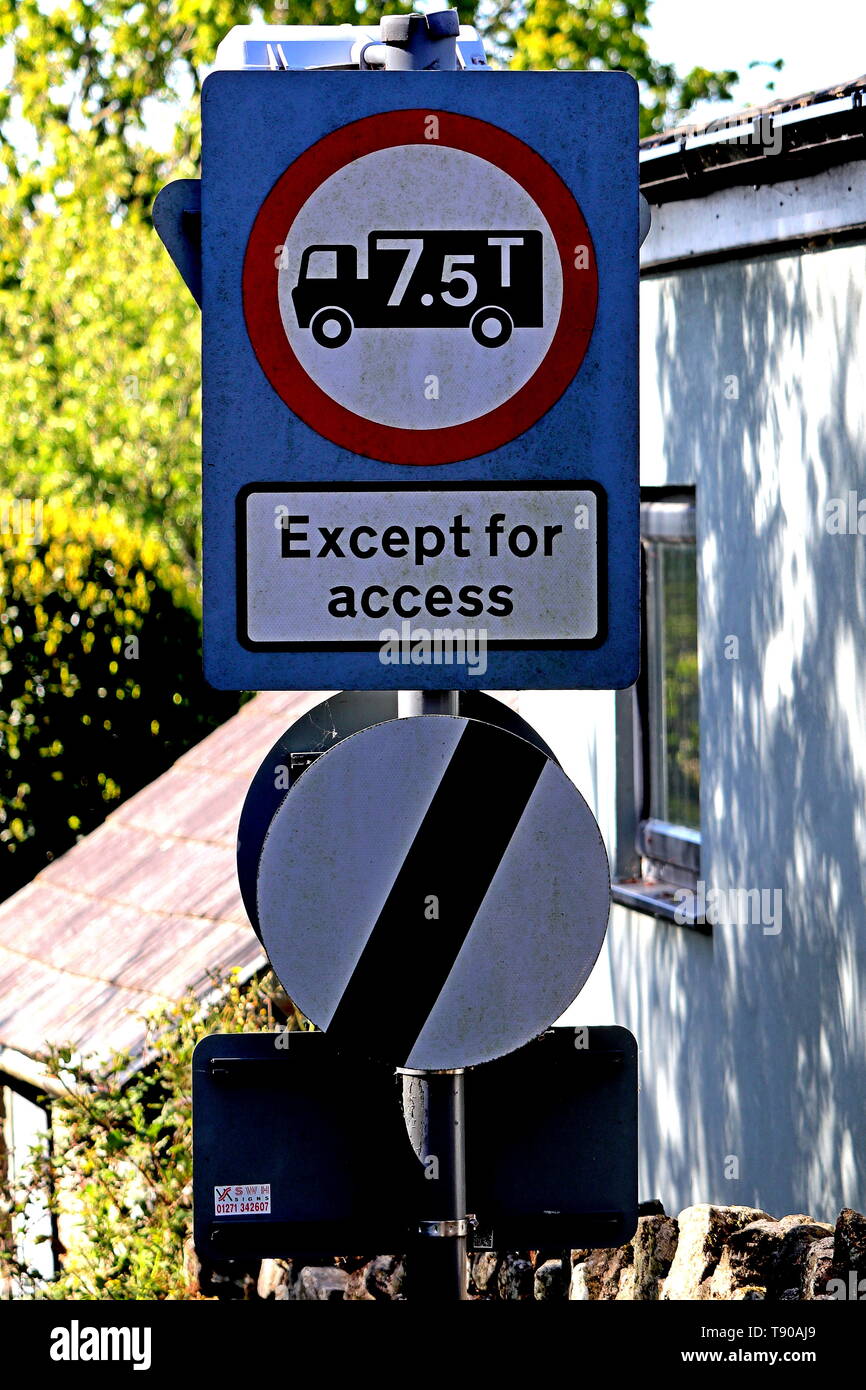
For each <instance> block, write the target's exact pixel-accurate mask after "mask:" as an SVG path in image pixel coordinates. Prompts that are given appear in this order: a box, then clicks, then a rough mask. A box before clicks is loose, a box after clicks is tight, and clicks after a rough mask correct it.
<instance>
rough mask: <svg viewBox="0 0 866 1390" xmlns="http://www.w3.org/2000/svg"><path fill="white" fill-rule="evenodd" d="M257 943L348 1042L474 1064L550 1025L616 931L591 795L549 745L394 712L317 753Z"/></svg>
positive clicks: (309, 1007)
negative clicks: (610, 927) (611, 929)
mask: <svg viewBox="0 0 866 1390" xmlns="http://www.w3.org/2000/svg"><path fill="white" fill-rule="evenodd" d="M257 899H258V914H259V925H260V929H261V935H262V940H263V942H264V945H265V949H266V950H267V953H268V956H269V958H270V961H271V965H272V966H273V968H274V970H275V971H276V974H277V976H278V977H279V979H280V981H281V983H282V984H283V986H284V987H285V989H286V990H287V992H288V993H289V995H290V996H291V998H292V999H293V1000H294V1002H295V1003H296V1004H297V1006H298V1008H300V1009H301V1010H302V1011H303V1013H305V1014H306V1015H307V1017H308V1018H310V1019H312V1021H313V1022H314V1023H315V1024H316V1025H317V1026H318V1027H320V1028H322V1029H324V1030H326V1031H327V1033H328V1034H329V1036H330V1037H331V1038H332V1040H333V1041H334V1042H335V1043H337V1045H338V1046H344V1047H347V1048H349V1047H351V1048H352V1049H354V1050H359V1051H361V1052H365V1053H367V1054H368V1055H371V1056H374V1057H377V1058H380V1059H381V1060H383V1061H386V1062H389V1063H391V1064H393V1065H395V1066H405V1067H410V1068H417V1069H422V1070H427V1069H430V1070H442V1069H447V1068H452V1067H463V1066H473V1065H476V1064H478V1063H481V1062H487V1061H492V1060H493V1059H494V1058H496V1057H501V1056H504V1055H505V1054H506V1053H509V1052H512V1051H514V1050H515V1049H516V1048H518V1047H521V1046H522V1045H523V1044H524V1043H527V1042H529V1041H530V1039H532V1038H533V1037H536V1036H537V1035H538V1034H539V1033H542V1032H543V1031H544V1030H545V1029H546V1028H548V1027H549V1026H550V1025H551V1024H552V1023H553V1022H554V1021H555V1020H556V1019H557V1018H559V1017H560V1015H561V1014H562V1013H563V1012H564V1010H565V1009H566V1008H567V1007H568V1005H569V1004H570V1003H571V1002H572V1000H573V999H574V998H575V996H576V995H577V994H578V993H579V991H580V989H581V988H582V986H583V985H584V983H585V982H586V980H587V978H588V976H589V974H590V971H591V970H592V967H593V965H594V963H595V960H596V957H597V956H598V952H599V950H600V949H601V945H602V941H603V939H604V934H605V931H606V928H607V918H608V910H609V902H610V880H609V873H608V863H607V856H606V853H605V850H604V846H603V843H602V840H601V835H600V833H599V829H598V826H597V825H596V822H595V820H594V818H593V816H592V813H591V811H590V810H589V807H588V806H587V805H586V802H585V801H584V800H583V798H582V797H581V795H580V793H579V792H578V791H577V790H576V788H575V787H574V785H573V784H572V783H571V782H570V781H569V780H568V778H567V777H566V776H565V774H564V773H563V771H562V769H561V768H560V767H559V766H558V765H557V764H556V763H555V762H553V761H552V759H550V758H549V757H547V756H546V755H545V754H544V753H543V752H542V751H541V750H540V749H539V748H537V747H536V746H534V745H533V744H530V743H527V742H525V741H524V740H523V739H521V738H518V737H516V736H515V735H513V734H510V733H506V732H505V731H503V730H502V729H499V728H495V727H493V726H492V725H489V724H485V723H482V722H480V721H477V720H471V719H464V718H453V717H448V716H420V717H416V718H414V719H398V720H391V721H388V722H386V723H383V724H378V725H375V726H373V727H372V728H369V729H366V730H364V731H362V732H361V733H358V734H355V735H353V736H351V737H349V738H347V739H345V740H343V741H342V742H341V743H339V744H337V745H336V746H335V747H333V748H332V749H331V750H330V751H329V752H327V753H324V754H322V755H321V756H320V757H319V758H317V759H316V761H315V762H314V763H313V764H312V765H311V766H310V767H309V768H308V769H307V770H306V771H305V772H304V773H303V774H302V776H301V777H300V779H299V781H298V782H297V784H296V786H295V787H294V788H293V789H292V790H291V791H290V792H289V794H288V796H287V797H286V798H285V799H284V801H283V802H282V804H281V806H280V808H279V810H278V811H277V812H276V814H275V816H274V818H273V820H272V822H271V825H270V828H269V830H268V833H267V835H266V837H265V840H264V845H263V849H262V853H261V858H260V861H259V870H258V888H257Z"/></svg>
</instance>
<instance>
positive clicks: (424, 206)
mask: <svg viewBox="0 0 866 1390" xmlns="http://www.w3.org/2000/svg"><path fill="white" fill-rule="evenodd" d="M525 231H531V232H533V233H538V232H540V233H541V246H542V267H543V268H542V277H543V278H542V292H541V304H542V314H541V318H542V326H541V327H518V326H515V328H514V331H513V332H512V333H511V336H510V338H509V339H508V341H507V342H505V343H503V344H502V345H501V346H499V347H495V348H494V347H491V346H488V345H487V344H485V343H484V342H481V343H479V342H476V340H475V338H474V337H473V335H472V333H471V331H470V329H469V326H468V319H469V317H470V316H471V312H472V310H473V309H474V308H477V301H476V300H475V299H472V300H468V299H466V295H467V294H470V293H471V285H470V284H468V283H467V282H466V281H465V280H464V279H462V278H460V270H461V268H463V269H465V270H467V271H469V272H470V274H471V273H472V270H473V266H472V263H471V262H466V260H465V259H462V258H460V259H458V257H460V236H459V234H460V233H461V232H466V233H470V234H472V233H479V232H480V233H484V232H487V233H492V234H496V233H499V234H502V233H508V234H512V233H513V234H514V235H519V234H520V233H521V232H525ZM425 232H446V233H447V232H454V233H455V242H454V247H455V256H454V261H455V264H453V265H452V266H451V273H452V276H453V278H452V279H450V280H449V279H448V278H447V276H446V275H445V274H444V267H442V272H443V273H442V280H441V285H440V284H439V283H438V282H439V278H440V276H439V273H438V272H437V276H436V279H437V293H436V294H435V295H434V294H431V293H429V292H427V293H425V294H424V295H423V296H419V300H418V302H419V303H422V304H424V305H425V307H428V308H429V307H431V305H432V304H433V302H434V300H436V301H437V307H438V302H439V301H440V300H442V299H444V302H445V303H446V304H449V303H455V302H458V301H465V304H466V314H465V316H464V324H463V326H449V327H441V326H440V327H426V326H423V324H422V325H419V326H412V327H393V326H388V327H362V326H358V325H357V324H356V326H355V327H354V329H353V331H352V333H351V335H350V337H349V338H348V340H347V341H346V342H345V343H344V344H343V345H342V346H340V347H339V348H335V347H324V346H322V345H321V344H319V343H317V342H316V341H315V339H314V338H313V335H312V333H311V332H310V331H309V329H308V328H305V327H301V325H300V323H299V321H298V314H297V312H296V310H295V305H294V302H293V299H292V291H293V289H294V288H295V287H296V286H297V285H298V283H299V279H300V275H301V266H302V259H303V255H304V252H305V251H306V250H308V249H309V248H311V247H322V248H338V247H339V248H349V256H350V259H349V260H348V261H345V262H344V264H347V265H349V266H350V267H351V257H354V256H356V257H357V275H356V277H354V276H353V277H352V278H353V282H354V283H360V282H361V281H364V282H365V283H366V282H367V281H368V279H369V276H368V268H369V266H368V262H369V255H368V250H369V245H370V240H369V239H370V237H371V234H373V233H380V234H386V235H387V237H389V238H391V239H397V238H400V237H401V234H402V236H403V237H405V238H406V239H410V240H417V239H418V238H417V236H416V237H415V238H413V237H412V233H416V234H418V233H421V234H423V233H425ZM471 244H473V243H472V242H471V241H470V242H466V243H465V245H471ZM474 244H475V246H476V247H477V245H478V242H477V238H476V241H475V243H474ZM449 245H450V243H449ZM409 254H410V253H407V257H406V264H407V265H408V260H409ZM469 254H472V253H469ZM495 254H498V255H501V256H503V257H508V256H510V255H511V253H510V252H508V251H502V250H497V251H496V252H495ZM390 264H391V265H392V266H393V264H394V256H393V253H392V255H391V260H390ZM505 264H506V262H505V260H503V261H502V262H501V266H502V269H503V274H504V275H505V274H507V272H506V271H505ZM335 266H336V262H334V261H332V265H331V268H330V269H329V266H328V263H327V257H322V258H321V260H320V263H319V264H318V265H317V266H316V268H315V272H314V273H315V274H316V275H318V276H321V277H322V278H327V275H328V274H330V275H331V276H333V273H334V267H335ZM338 273H339V274H340V276H342V277H343V279H345V278H346V277H344V276H343V271H342V270H341V271H340V272H338ZM308 275H309V271H308ZM343 279H341V281H340V283H343ZM329 284H330V286H331V287H332V288H333V286H334V284H335V281H334V279H333V278H331V279H330V281H329ZM408 285H409V287H410V291H411V286H412V282H411V279H410V280H409V281H408ZM388 291H390V297H393V296H394V295H395V294H399V293H400V291H399V289H398V286H397V284H396V283H395V284H393V285H387V286H385V287H384V291H383V290H382V287H381V286H379V285H376V286H375V292H376V293H377V294H379V295H382V296H383V302H384V301H387V299H388V298H389V294H388ZM403 292H404V293H405V292H406V290H405V289H404V291H403ZM323 293H324V286H323ZM446 295H450V296H451V299H450V300H449V299H448V298H445V296H446ZM278 296H279V307H280V316H281V319H282V324H283V329H284V331H285V334H286V337H287V339H288V341H289V344H290V346H291V348H292V351H293V352H294V354H295V356H296V357H297V359H298V361H299V362H300V364H301V366H302V367H303V368H304V370H305V371H306V372H307V373H308V375H309V376H310V377H311V378H312V379H313V381H315V382H316V384H317V385H318V386H319V387H320V388H321V390H323V391H324V392H325V393H326V394H327V395H328V396H329V397H330V398H331V399H332V400H334V401H335V402H337V403H338V404H340V405H342V406H344V407H345V408H346V409H347V410H350V411H352V412H353V413H354V414H356V415H359V416H361V417H362V418H363V419H365V420H371V421H374V422H375V423H377V424H379V425H387V426H392V427H395V428H398V429H412V430H431V429H446V428H448V427H450V426H453V425H460V424H466V423H467V422H468V421H470V420H475V419H478V418H479V417H480V416H483V415H486V414H488V413H489V412H490V411H492V410H495V409H496V408H497V407H498V406H500V405H503V404H504V403H505V402H506V401H508V400H510V399H511V398H512V397H513V396H514V395H516V393H517V392H518V391H519V390H520V389H521V388H522V387H523V386H525V385H526V383H527V382H528V381H529V380H530V378H531V377H532V376H533V375H534V373H535V372H536V371H537V369H538V367H539V366H540V365H541V363H542V361H543V360H544V358H545V356H546V355H547V352H548V349H549V348H550V345H551V343H552V341H553V338H554V334H555V332H556V328H557V325H558V323H559V315H560V310H561V307H562V270H561V266H560V260H559V254H558V251H557V247H556V242H555V240H554V237H553V233H552V232H551V229H550V226H549V225H548V222H547V220H546V218H545V217H544V215H543V214H542V212H541V209H540V208H539V207H538V205H537V204H536V203H535V201H534V200H533V198H531V197H530V195H529V194H528V193H527V192H526V190H525V189H524V188H522V187H521V185H520V184H519V183H517V181H516V180H515V179H512V178H511V176H510V175H509V174H506V173H505V172H504V171H503V170H502V169H500V168H498V167H497V166H496V165H494V164H491V163H490V162H489V161H488V160H486V159H481V158H480V157H479V156H478V155H474V154H469V153H468V152H467V151H465V150H457V149H453V148H451V147H448V146H439V145H431V146H425V145H397V146H393V147H391V148H389V149H385V150H377V151H374V152H373V153H371V154H367V155H362V156H361V158H360V159H356V160H354V161H353V162H352V163H350V164H347V165H344V166H343V168H341V169H339V170H337V172H336V173H334V174H332V175H331V177H330V178H328V179H326V180H325V182H324V183H323V184H321V185H320V187H319V188H318V189H317V190H316V191H315V193H313V194H312V196H311V197H310V198H308V199H307V201H306V203H305V204H304V206H303V207H302V208H301V210H300V212H299V213H298V215H297V216H296V218H295V220H294V222H293V223H292V225H291V226H290V227H287V228H286V229H285V232H284V236H283V251H282V254H281V258H280V270H279V274H278ZM330 302H331V304H332V305H333V304H334V303H335V302H338V301H335V299H334V297H333V294H331V300H330ZM482 303H483V301H482ZM434 312H435V311H434ZM497 328H498V326H497ZM488 336H489V337H491V338H493V339H494V341H495V338H496V336H497V333H493V334H489V335H488ZM434 382H435V389H431V388H432V386H433V384H434Z"/></svg>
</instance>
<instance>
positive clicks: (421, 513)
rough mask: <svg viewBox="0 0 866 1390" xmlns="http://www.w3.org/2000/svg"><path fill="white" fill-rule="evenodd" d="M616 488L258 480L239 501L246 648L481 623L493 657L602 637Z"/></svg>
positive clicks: (356, 641)
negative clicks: (609, 518) (516, 646)
mask: <svg viewBox="0 0 866 1390" xmlns="http://www.w3.org/2000/svg"><path fill="white" fill-rule="evenodd" d="M604 501H605V498H604V492H603V490H602V489H601V488H599V487H598V486H597V485H596V484H593V483H580V482H578V483H574V484H563V483H555V484H545V485H536V486H535V487H531V488H526V487H517V486H515V487H500V488H497V487H491V488H486V489H484V490H483V491H479V490H478V489H477V488H476V487H473V486H472V485H467V486H465V487H460V486H453V487H451V488H442V489H430V488H426V487H424V486H423V485H417V484H416V485H412V484H408V485H404V486H402V487H394V486H391V487H382V488H378V487H375V486H373V485H369V486H368V485H363V486H359V487H355V488H346V489H345V490H343V491H341V492H335V491H332V490H327V489H324V488H322V489H317V488H315V487H312V486H311V485H310V484H306V485H300V484H299V485H298V486H297V487H285V486H279V485H273V486H269V485H264V484H256V485H253V486H252V487H250V488H247V489H245V490H244V492H243V493H242V494H241V496H240V498H239V503H238V511H239V515H238V533H239V536H240V538H241V546H242V550H243V558H242V563H241V566H240V583H241V586H242V593H241V594H240V596H239V599H240V601H239V605H238V608H239V614H240V617H241V623H242V631H241V640H242V641H243V642H244V643H245V645H247V646H248V647H251V648H254V649H257V648H264V649H269V650H285V649H288V648H290V647H293V646H297V647H302V648H303V647H310V646H326V647H331V646H335V647H336V646H343V645H349V646H357V647H367V646H379V645H380V644H382V643H383V642H386V641H387V640H388V634H389V633H391V632H393V631H394V630H395V629H399V630H401V631H403V630H404V629H403V625H405V624H407V623H408V624H410V626H411V627H414V628H416V629H417V628H422V627H423V628H424V629H425V630H427V629H429V628H430V627H431V625H433V624H436V625H440V624H444V625H445V627H446V628H448V629H454V628H455V627H458V626H459V627H465V626H466V625H467V624H468V625H471V626H472V628H473V630H475V631H480V632H483V634H484V640H485V644H486V645H487V646H489V647H495V646H507V645H509V644H511V643H520V644H521V645H526V644H527V643H538V644H539V645H544V644H546V643H555V644H556V645H557V646H563V645H569V644H573V645H576V646H587V647H591V646H594V645H597V644H598V643H599V642H600V641H602V640H603V638H604V629H605V616H606V602H605V594H604V579H605V572H606V569H605V565H604V563H603V560H604V556H603V554H602V551H603V538H604V535H605V526H604Z"/></svg>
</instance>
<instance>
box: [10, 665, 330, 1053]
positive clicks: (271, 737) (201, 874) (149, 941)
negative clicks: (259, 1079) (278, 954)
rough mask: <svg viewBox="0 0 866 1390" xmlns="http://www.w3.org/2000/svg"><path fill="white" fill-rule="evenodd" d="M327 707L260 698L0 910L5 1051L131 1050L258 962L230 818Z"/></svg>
mask: <svg viewBox="0 0 866 1390" xmlns="http://www.w3.org/2000/svg"><path fill="white" fill-rule="evenodd" d="M325 698H326V696H325V695H324V694H320V693H315V694H311V693H308V692H304V693H295V694H288V695H287V694H285V693H273V694H270V693H268V694H262V695H258V696H257V697H256V699H255V700H252V701H250V703H249V704H247V705H245V706H244V707H243V709H241V710H240V712H239V713H238V714H237V715H235V716H234V718H233V719H230V720H228V722H227V723H226V724H224V725H223V726H222V727H221V728H219V729H217V730H216V731H215V732H214V733H212V734H210V735H209V736H208V737H207V738H206V739H203V740H202V742H201V743H199V744H197V745H196V746H195V747H194V748H191V749H190V750H189V752H187V753H185V754H184V755H183V757H181V758H180V759H179V760H178V761H177V762H176V763H175V764H174V766H173V767H171V768H170V769H169V770H168V771H167V772H165V773H163V775H162V776H161V777H158V778H157V779H156V781H155V782H152V783H151V784H150V785H149V786H147V787H145V788H144V789H143V790H142V791H140V792H138V794H137V795H135V796H133V797H130V799H129V800H128V801H126V802H124V804H123V805H122V806H120V807H118V809H117V810H116V811H114V812H113V813H112V814H111V815H110V816H109V817H108V819H107V820H106V821H105V822H104V824H103V825H101V826H100V827H99V828H98V829H97V830H94V831H93V832H92V833H91V834H90V835H88V836H86V837H85V838H84V839H83V840H81V841H80V843H79V844H77V845H76V846H75V847H74V848H73V849H71V850H69V851H68V852H67V853H66V854H64V855H63V856H62V858H60V859H57V860H55V861H54V862H53V863H52V864H50V865H49V866H48V867H47V868H46V869H44V870H43V871H42V872H41V873H40V874H38V875H37V877H36V878H35V879H34V880H33V882H32V883H29V884H28V885H27V887H26V888H22V889H21V890H20V892H18V893H16V894H15V895H14V896H13V897H11V898H9V899H8V900H7V901H6V902H5V903H2V904H0V1045H2V1046H3V1047H5V1048H7V1049H11V1050H14V1051H15V1052H18V1053H23V1054H25V1055H27V1056H33V1055H35V1054H37V1053H39V1052H40V1051H41V1050H42V1049H43V1048H44V1046H45V1044H46V1042H53V1043H58V1044H63V1043H70V1044H72V1045H73V1046H74V1047H75V1048H76V1049H77V1050H78V1051H79V1052H81V1053H88V1052H99V1053H100V1054H101V1055H106V1054H108V1053H110V1052H112V1051H114V1050H115V1049H117V1050H129V1051H135V1050H136V1049H137V1047H138V1046H139V1045H140V1043H141V1041H142V1038H143V1032H144V1029H143V1026H142V1017H143V1015H145V1014H147V1013H150V1012H152V1011H153V1010H155V1009H157V1010H158V1009H159V1008H160V1007H165V1006H166V1005H169V1004H171V1003H173V1002H174V1001H176V1000H178V999H179V998H180V997H181V996H182V995H183V994H184V993H185V992H186V990H187V989H188V988H190V987H192V988H197V989H199V990H200V991H201V992H204V991H205V990H206V989H207V987H208V982H209V978H210V975H211V972H212V971H214V970H216V969H225V968H227V967H230V966H239V967H241V968H244V967H247V968H253V967H254V966H255V965H256V963H257V962H258V961H259V960H263V957H262V950H261V946H260V945H259V942H258V940H257V938H256V936H255V935H254V933H253V930H252V928H251V927H250V925H249V923H248V921H247V917H246V914H245V912H244V909H243V906H242V904H241V898H240V892H239V890H238V885H237V876H236V868H235V838H236V834H237V822H238V817H239V815H240V810H241V805H242V803H243V799H244V796H245V795H246V792H247V788H248V786H249V783H250V781H251V780H252V777H253V774H254V772H255V771H256V768H257V767H258V765H259V763H260V762H261V760H262V758H263V757H264V756H265V754H266V753H267V751H268V749H269V748H270V747H271V746H272V744H273V743H274V742H275V741H276V740H277V738H278V737H279V736H280V734H281V733H282V732H283V730H284V729H285V728H286V727H287V726H288V725H289V724H291V723H292V722H293V721H294V720H295V719H297V718H298V717H299V716H300V715H302V714H303V713H305V712H306V711H307V710H309V709H312V707H313V706H314V705H316V704H318V703H319V702H320V701H321V700H323V699H325ZM0 1066H2V1063H0Z"/></svg>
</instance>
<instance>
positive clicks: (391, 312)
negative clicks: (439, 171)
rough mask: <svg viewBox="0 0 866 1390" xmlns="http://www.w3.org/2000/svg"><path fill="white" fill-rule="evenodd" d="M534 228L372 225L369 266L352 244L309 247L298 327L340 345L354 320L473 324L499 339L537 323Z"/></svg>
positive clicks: (538, 245) (297, 292)
mask: <svg viewBox="0 0 866 1390" xmlns="http://www.w3.org/2000/svg"><path fill="white" fill-rule="evenodd" d="M543 249H544V248H543V242H542V234H541V232H540V231H522V232H519V231H504V232H478V231H473V232H459V231H458V232H370V235H369V237H368V239H367V274H366V275H365V276H360V275H359V274H358V248H357V247H356V246H353V245H351V244H343V245H332V246H324V245H319V246H307V247H306V248H305V250H304V252H303V254H302V256H301V265H300V272H299V275H298V283H297V284H296V285H295V287H294V289H293V290H292V302H293V304H294V306H295V313H296V315H297V319H298V327H299V328H308V329H309V330H310V332H311V333H312V335H313V337H314V339H315V340H316V342H317V343H318V344H319V345H320V346H321V347H327V348H338V347H342V346H343V344H344V343H347V342H348V341H349V339H350V338H351V336H352V333H353V331H354V330H355V329H356V328H469V330H470V332H471V333H472V336H473V338H474V339H475V341H476V343H480V344H481V345H482V347H490V348H496V347H502V346H503V344H505V343H507V342H508V340H509V338H510V337H511V334H512V332H513V331H514V329H515V328H541V327H543V325H544V309H543V294H542V290H543V285H542V265H543Z"/></svg>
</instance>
